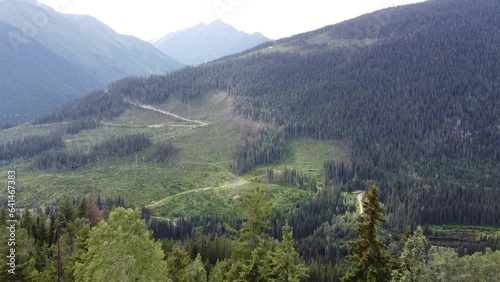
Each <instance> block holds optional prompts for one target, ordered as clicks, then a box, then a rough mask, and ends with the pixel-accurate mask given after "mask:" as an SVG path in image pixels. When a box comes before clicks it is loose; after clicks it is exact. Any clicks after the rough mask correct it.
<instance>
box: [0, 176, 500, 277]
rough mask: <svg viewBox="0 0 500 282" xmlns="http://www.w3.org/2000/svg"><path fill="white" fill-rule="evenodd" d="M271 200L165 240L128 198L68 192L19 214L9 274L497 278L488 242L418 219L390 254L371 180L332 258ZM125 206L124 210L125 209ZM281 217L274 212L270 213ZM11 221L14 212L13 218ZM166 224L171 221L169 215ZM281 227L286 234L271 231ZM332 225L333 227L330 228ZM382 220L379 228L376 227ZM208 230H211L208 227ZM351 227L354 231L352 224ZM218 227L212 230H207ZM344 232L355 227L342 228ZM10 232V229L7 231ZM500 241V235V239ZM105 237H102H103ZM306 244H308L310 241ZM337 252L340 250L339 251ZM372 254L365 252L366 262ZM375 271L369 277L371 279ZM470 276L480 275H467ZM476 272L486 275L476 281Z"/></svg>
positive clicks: (496, 256)
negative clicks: (435, 237) (440, 239)
mask: <svg viewBox="0 0 500 282" xmlns="http://www.w3.org/2000/svg"><path fill="white" fill-rule="evenodd" d="M271 206H272V203H271V202H269V200H268V199H267V196H266V193H264V192H262V191H261V190H260V189H259V188H257V189H256V190H255V192H254V193H252V194H251V195H249V196H248V197H245V198H244V199H242V201H241V203H240V205H239V207H238V208H239V211H240V219H233V220H231V219H228V220H227V221H225V222H224V223H223V224H221V223H218V224H216V225H206V226H198V227H193V225H192V223H188V222H182V220H181V221H177V222H176V223H175V224H172V222H170V226H169V227H168V228H166V229H177V230H181V232H180V233H183V232H184V233H185V234H186V236H185V238H184V239H183V240H176V239H174V238H173V237H170V238H163V239H159V238H158V235H159V234H160V233H162V232H163V233H164V232H165V231H164V230H163V231H162V230H160V229H162V228H161V227H160V225H159V224H158V223H157V222H156V223H155V219H154V218H152V217H150V216H148V212H147V211H146V210H144V209H142V210H141V209H131V208H129V207H128V208H127V207H126V202H125V201H124V199H123V198H121V197H119V198H116V199H104V200H102V199H101V198H100V197H98V198H97V199H95V198H92V197H86V198H79V199H69V198H67V197H65V198H63V199H61V200H60V201H59V202H58V203H55V204H54V205H50V206H48V207H47V208H45V210H42V209H39V210H33V211H31V210H28V209H26V210H24V211H21V212H20V213H19V214H17V218H16V220H18V222H19V225H18V229H16V240H15V243H16V244H15V248H16V265H15V273H14V275H13V274H9V273H8V271H7V270H8V269H9V264H8V259H9V258H8V257H7V256H8V254H9V252H10V251H9V248H8V246H7V245H6V244H2V245H1V246H0V253H2V254H3V255H2V256H1V257H0V262H1V264H0V265H1V266H0V269H1V271H0V278H1V280H2V281H37V282H42V281H54V280H55V278H56V277H57V279H58V281H103V279H106V280H110V281H128V280H134V281H193V282H195V281H196V282H200V281H214V282H221V281H344V282H346V281H395V282H396V281H497V280H498V279H499V278H500V276H499V273H498V271H497V266H498V264H499V263H500V250H498V251H493V250H492V249H490V248H486V249H484V250H483V251H482V252H477V253H475V254H473V255H472V256H459V255H458V254H457V253H456V252H454V251H452V250H451V249H449V248H442V249H440V248H437V249H436V248H435V247H433V248H431V244H430V242H429V239H428V238H427V237H426V235H425V234H424V233H425V232H424V230H423V229H422V228H421V227H420V226H418V227H416V228H415V230H414V231H413V232H411V233H410V232H407V233H406V235H405V237H404V238H401V240H400V242H399V245H400V246H399V247H398V248H397V251H396V252H394V253H392V251H391V250H390V246H387V245H386V243H385V241H386V240H385V238H384V237H385V236H386V235H383V234H382V233H381V232H380V231H381V229H379V228H383V223H384V222H385V220H386V218H385V215H384V213H383V207H382V205H381V203H380V202H379V190H378V187H377V186H375V185H372V187H371V188H370V190H369V192H368V195H367V197H366V200H365V201H364V206H365V210H366V212H365V213H363V214H361V215H359V216H357V215H355V214H351V215H350V217H351V219H348V220H347V221H349V220H353V221H354V222H357V224H355V225H356V226H357V227H355V228H354V229H351V228H353V226H355V225H353V224H350V223H348V224H345V223H346V222H345V221H344V226H343V227H342V225H341V222H342V221H343V220H340V221H338V222H337V223H336V227H334V228H335V229H336V232H334V233H333V234H336V235H338V236H339V237H337V238H335V239H332V238H330V239H329V237H324V239H326V240H327V241H329V240H332V241H338V240H339V239H343V240H347V239H348V238H350V240H349V241H348V242H347V244H348V245H349V247H350V251H347V250H346V249H345V247H341V248H340V249H339V246H338V245H337V246H336V247H334V248H332V249H330V248H329V249H328V250H327V251H326V253H325V254H324V255H327V254H328V253H330V255H333V256H334V257H335V258H337V259H338V258H339V257H341V256H343V255H347V254H348V256H347V260H344V261H343V262H342V263H335V259H331V258H328V259H327V261H329V262H328V263H325V262H322V261H321V260H305V259H304V257H308V255H305V254H302V255H301V254H300V248H301V246H307V243H304V242H298V241H296V240H295V239H294V237H295V236H294V234H295V230H296V229H295V228H292V227H290V225H289V223H288V221H286V222H281V223H279V224H278V225H277V224H276V223H277V221H276V218H275V217H274V216H272V212H271ZM124 207H125V208H124ZM8 214H9V211H8V210H7V209H5V208H3V209H2V210H1V212H0V226H3V228H0V230H1V231H0V234H1V235H6V234H7V232H8V230H7V228H5V227H6V226H8V223H7V222H8V221H7V219H8ZM273 218H274V219H273ZM10 219H12V218H10ZM165 223H167V222H165ZM277 226H279V232H274V231H272V230H274V229H276V227H277ZM332 227H333V226H332ZM377 227H378V228H377ZM205 228H207V229H205ZM346 228H347V229H346ZM210 229H211V230H210ZM344 231H347V232H348V233H346V234H342V232H344ZM2 237H4V236H2ZM495 240H496V242H497V244H498V242H499V238H496V239H495ZM104 242H105V244H104ZM306 249H309V248H306ZM338 251H340V252H341V253H342V254H339V253H337V254H335V253H336V252H338ZM365 257H367V259H362V258H365ZM370 277H371V278H370ZM470 279H473V280H470ZM474 279H479V280H474Z"/></svg>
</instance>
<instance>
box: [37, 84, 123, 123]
mask: <svg viewBox="0 0 500 282" xmlns="http://www.w3.org/2000/svg"><path fill="white" fill-rule="evenodd" d="M128 107H130V106H129V105H128V104H127V103H126V102H125V101H124V100H123V97H122V96H119V95H115V94H114V93H111V92H106V91H102V90H96V91H94V92H91V93H90V94H88V95H86V96H84V97H82V98H78V99H77V100H75V101H73V102H70V103H68V104H65V105H63V106H61V107H59V108H58V109H56V110H54V111H52V112H50V113H48V114H44V115H41V116H40V117H38V118H36V119H35V120H34V122H33V123H34V124H46V123H57V122H64V121H78V120H81V119H94V120H102V119H111V118H113V117H117V116H119V115H121V114H122V113H123V112H125V110H126V109H128Z"/></svg>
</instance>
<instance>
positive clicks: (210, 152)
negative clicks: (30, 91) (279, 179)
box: [13, 0, 500, 232]
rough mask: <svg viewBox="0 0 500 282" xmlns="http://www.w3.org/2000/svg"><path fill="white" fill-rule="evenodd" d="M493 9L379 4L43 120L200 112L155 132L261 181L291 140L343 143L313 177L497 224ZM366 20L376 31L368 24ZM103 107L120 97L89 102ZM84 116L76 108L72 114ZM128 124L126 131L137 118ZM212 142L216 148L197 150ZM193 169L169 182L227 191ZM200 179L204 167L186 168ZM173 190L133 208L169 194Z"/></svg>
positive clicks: (490, 3)
mask: <svg viewBox="0 0 500 282" xmlns="http://www.w3.org/2000/svg"><path fill="white" fill-rule="evenodd" d="M498 11H500V3H498V2H497V1H494V0H485V1H480V2H479V1H474V0H453V1H452V0H435V1H428V2H425V3H421V4H415V5H409V6H403V7H397V8H391V9H386V10H382V11H379V12H376V13H373V14H369V15H365V16H362V17H359V18H357V19H353V20H350V21H346V22H344V23H341V24H338V25H334V26H328V27H325V28H323V29H320V30H316V31H313V32H309V33H305V34H301V35H297V36H294V37H291V38H287V39H282V40H279V41H277V42H275V43H269V44H267V45H262V46H259V47H256V48H254V49H251V50H248V51H245V52H244V53H240V54H236V55H232V56H229V57H225V58H222V59H220V60H217V61H214V62H211V63H208V64H203V65H201V66H198V67H188V68H184V69H182V70H180V71H176V72H172V73H169V74H167V75H163V76H152V77H149V78H127V79H123V80H120V81H117V82H115V83H113V84H111V85H110V87H109V88H108V89H107V92H104V91H101V92H97V93H93V94H92V95H91V96H87V97H86V98H84V99H80V100H78V101H77V102H75V103H72V104H70V105H68V106H66V107H62V108H61V109H59V110H58V111H55V112H53V113H52V114H48V115H46V116H44V117H43V118H41V119H39V120H38V122H39V123H59V122H72V121H75V120H76V121H78V120H79V119H81V118H83V117H85V118H89V119H93V120H99V121H104V122H108V121H109V120H111V121H115V122H116V124H120V125H123V124H125V122H124V121H128V122H130V120H132V121H136V120H139V117H141V118H143V117H144V116H145V114H144V113H141V112H138V111H134V110H132V109H131V108H130V106H127V104H126V102H125V101H135V102H139V103H140V104H148V105H153V106H155V107H159V108H164V109H165V110H167V111H170V112H173V113H176V114H178V115H179V116H182V117H184V118H187V119H190V120H198V121H203V120H204V118H207V117H208V119H209V122H207V123H208V125H207V126H203V127H199V128H197V129H196V130H187V129H186V128H184V129H178V128H177V129H172V128H174V126H171V127H167V128H168V129H166V131H162V129H161V128H160V129H158V131H156V132H154V133H152V134H154V136H155V138H157V140H161V141H171V142H173V143H175V144H176V145H177V146H179V147H181V146H184V147H183V148H185V151H184V152H186V154H189V163H190V164H193V163H196V164H200V163H203V164H205V165H207V166H210V165H209V164H213V163H217V167H216V168H214V167H211V169H212V171H213V172H214V171H216V172H217V173H220V172H223V173H227V174H229V175H231V177H232V178H233V179H234V178H236V177H239V176H237V175H238V174H242V175H243V176H244V177H248V179H249V180H254V179H257V181H256V182H258V181H261V180H262V178H263V175H265V176H264V177H267V178H270V179H272V178H273V177H272V173H268V172H267V171H265V170H264V169H265V168H268V167H266V166H270V165H272V164H273V163H278V164H279V163H282V162H286V160H287V159H288V158H290V157H291V156H293V155H296V150H292V151H290V150H287V149H289V148H290V146H289V144H290V143H291V142H295V141H296V140H297V139H299V140H300V139H302V138H308V139H315V140H323V141H328V142H332V144H338V143H340V144H345V146H347V147H349V148H348V149H345V150H343V151H344V152H348V153H344V154H338V155H342V156H344V158H343V159H341V160H339V159H334V158H333V157H330V156H324V159H322V160H320V161H321V163H324V166H323V169H322V170H320V171H318V170H315V171H313V172H309V171H307V173H311V174H313V175H314V176H315V177H318V179H322V182H323V183H322V184H323V185H324V187H331V186H333V187H336V188H338V189H339V190H340V189H341V190H342V191H356V190H363V189H364V188H366V187H367V185H368V184H369V183H370V182H372V181H375V182H376V183H377V184H378V185H379V186H380V188H381V200H382V201H383V202H384V204H385V208H386V210H387V212H388V213H389V214H390V215H391V216H390V219H389V224H390V225H391V226H393V227H395V228H400V229H403V228H404V227H405V226H409V225H411V224H464V225H495V226H498V225H500V221H499V218H500V206H499V205H498V201H500V190H499V188H500V187H499V186H498V184H499V183H500V171H499V170H498V164H499V163H500V99H498V97H499V96H500V90H499V86H500V81H499V78H500V76H499V73H498V72H499V70H498V67H497V66H498V60H499V58H500V50H499V49H498V47H497V46H498V43H499V42H500V25H498V20H499V19H498ZM381 18H382V19H383V20H380V19H381ZM374 23H375V27H377V25H378V28H375V29H371V28H367V27H373V26H374ZM377 23H378V24H377ZM371 30H376V31H377V32H372V31H371ZM214 93H219V94H218V95H220V96H217V95H215V96H216V97H224V99H225V100H223V101H224V103H222V104H223V105H224V107H222V108H223V109H224V110H221V108H211V105H212V102H207V101H212V100H210V99H209V98H213V96H214ZM214 99H215V100H217V101H221V100H222V99H221V98H214ZM95 101H102V102H103V103H96V102H95ZM104 102H106V103H107V104H109V105H114V106H113V107H101V108H99V107H98V106H97V107H96V106H95V105H96V104H104ZM226 103H227V104H228V105H230V106H227V105H226ZM78 111H79V112H80V113H82V114H80V115H78V116H75V113H76V112H78ZM179 111H183V114H179ZM187 113H189V115H188V114H187ZM222 113H224V114H222ZM150 118H151V119H152V117H150ZM119 122H120V123H119ZM155 124H158V123H155ZM133 125H134V126H135V125H137V124H133ZM215 125H217V127H216V126H215ZM245 126H246V127H245ZM130 128H133V129H130ZM130 128H128V127H127V128H125V127H122V128H121V129H120V130H124V131H127V130H137V128H138V127H132V126H130ZM242 128H243V129H242ZM13 130H14V129H13ZM94 130H98V132H99V133H100V134H104V133H106V134H112V133H115V132H116V130H110V129H109V128H99V129H91V130H90V132H97V131H94ZM178 130H181V131H178ZM221 132H223V133H221ZM87 134H91V133H87ZM235 135H236V136H235ZM209 138H210V139H209ZM208 139H209V140H208ZM225 140H227V141H225ZM334 141H335V142H334ZM225 142H227V144H226V143H225ZM212 145H213V146H219V147H218V149H217V150H215V149H213V148H210V147H209V148H207V149H206V151H205V152H203V153H202V152H200V150H203V149H202V148H205V146H212ZM332 146H334V145H332ZM194 152H196V153H194ZM146 154H147V152H142V153H139V154H137V155H136V156H137V157H136V160H137V158H139V159H140V158H144V156H145V155H146ZM185 158H187V157H186V156H185ZM49 161H50V160H49ZM183 161H186V159H182V158H181V159H178V160H177V163H174V164H172V167H170V168H165V169H166V170H168V171H169V172H173V171H174V169H175V172H176V173H179V174H178V176H177V177H181V176H180V175H186V176H187V175H190V174H189V173H185V174H184V172H185V171H184V170H183V169H184V167H183V166H178V165H180V164H181V163H182V164H183V165H186V164H185V163H183ZM114 164H115V165H116V166H119V164H116V163H114ZM136 166H137V165H136ZM293 166H294V167H295V166H296V164H293ZM148 167H150V166H149V165H147V164H143V166H142V167H141V169H146V168H148ZM179 167H181V169H179ZM256 167H257V168H256ZM263 167H264V169H262V168H263ZM89 169H90V170H93V169H94V170H95V169H96V166H95V165H93V166H90V168H89ZM261 169H262V170H261ZM102 170H103V169H102V168H100V171H102ZM263 170H264V171H263ZM179 171H180V172H179ZM183 171H184V172H183ZM201 171H207V169H204V170H201ZM86 172H87V170H85V169H82V170H81V171H79V172H77V173H82V174H83V173H86ZM198 172H199V171H198V170H197V173H198ZM38 173H39V172H38ZM191 176H192V175H190V177H188V178H189V179H190V180H186V179H184V181H186V182H185V183H183V182H182V181H180V182H178V183H177V184H178V185H179V187H177V188H176V189H178V191H177V192H183V191H180V190H183V188H184V189H186V190H191V189H200V188H205V187H219V186H221V185H219V184H221V183H216V184H214V185H210V184H209V185H207V183H206V182H204V183H203V184H204V185H203V186H197V187H193V185H192V182H191V181H192V180H191V179H192V178H191ZM67 177H70V176H69V174H68V175H67ZM71 177H73V175H71ZM116 177H117V178H118V176H116ZM231 177H230V179H228V180H229V181H230V180H231ZM207 178H210V173H205V172H204V173H203V174H202V175H198V174H197V175H196V176H194V177H193V179H203V180H206V179H207ZM248 179H247V180H248ZM51 180H52V179H51ZM215 182H217V181H215ZM223 184H224V183H222V186H224V185H223ZM141 185H142V184H141ZM186 187H187V188H186ZM38 189H43V188H40V187H39V188H38ZM170 189H174V188H173V187H169V188H168V189H165V191H162V192H158V196H159V197H158V198H156V199H151V198H148V199H141V201H143V202H141V203H144V202H145V201H146V200H159V199H161V198H165V197H167V196H170V195H172V194H173V193H172V191H171V190H170ZM174 190H175V189H174ZM129 191H132V189H131V190H129ZM155 191H156V190H155ZM75 193H78V191H76V192H75ZM161 196H163V197H161ZM150 197H154V195H150ZM228 201H229V200H228ZM166 209H167V208H166ZM330 218H331V217H330ZM322 222H323V221H320V222H316V223H318V226H319V225H320V224H321V223H322ZM316 223H315V224H316ZM308 232H311V230H309V231H308Z"/></svg>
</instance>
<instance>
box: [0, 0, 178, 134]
mask: <svg viewBox="0 0 500 282" xmlns="http://www.w3.org/2000/svg"><path fill="white" fill-rule="evenodd" d="M0 39H1V40H0V58H1V59H0V62H1V64H0V82H1V85H2V89H1V91H0V99H1V100H2V103H1V104H0V117H1V119H0V126H2V125H5V124H9V123H12V124H17V123H19V122H22V121H27V120H31V119H33V118H35V117H36V116H37V115H38V114H41V113H43V112H46V111H48V110H50V109H53V108H54V107H56V106H58V105H61V104H63V103H65V102H67V101H70V100H73V99H75V98H77V97H80V96H83V95H84V94H86V93H88V92H89V91H91V90H93V89H95V88H102V87H104V86H105V85H106V84H107V83H109V82H111V81H114V80H117V79H120V78H123V77H126V76H131V75H149V74H157V73H164V72H167V71H171V70H173V69H177V68H179V67H181V66H182V64H180V63H178V62H177V61H175V60H174V59H172V58H170V57H168V56H167V55H165V54H163V53H161V52H160V51H158V50H157V49H156V48H154V47H153V46H152V45H151V44H149V43H146V42H144V41H142V40H139V39H137V38H135V37H132V36H125V35H120V34H118V33H116V32H115V31H113V30H112V29H111V28H109V27H108V26H106V25H104V24H103V23H101V22H99V21H98V20H96V19H94V18H92V17H89V16H77V15H65V14H61V13H57V12H55V11H53V10H52V9H50V8H49V7H46V6H44V5H41V4H38V3H37V2H36V1H17V0H6V1H1V2H0Z"/></svg>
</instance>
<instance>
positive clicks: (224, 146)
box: [0, 93, 347, 217]
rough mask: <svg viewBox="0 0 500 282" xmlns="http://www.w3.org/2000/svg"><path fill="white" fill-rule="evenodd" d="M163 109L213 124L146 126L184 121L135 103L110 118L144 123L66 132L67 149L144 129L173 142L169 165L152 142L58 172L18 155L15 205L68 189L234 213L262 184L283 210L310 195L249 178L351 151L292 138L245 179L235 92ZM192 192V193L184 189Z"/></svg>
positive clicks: (177, 211)
mask: <svg viewBox="0 0 500 282" xmlns="http://www.w3.org/2000/svg"><path fill="white" fill-rule="evenodd" d="M158 108H161V109H164V110H166V111H169V112H172V113H175V114H178V115H180V116H182V117H185V118H188V119H192V120H200V121H203V122H206V123H208V124H209V125H207V126H203V127H197V128H184V127H174V128H169V127H165V128H148V127H146V126H147V125H150V124H158V123H163V122H164V121H167V122H168V120H170V121H171V122H179V121H174V120H173V118H171V117H168V116H164V115H163V116H162V115H161V114H159V113H156V112H147V111H144V110H142V109H139V108H137V109H132V110H130V111H128V112H126V113H125V114H124V115H122V116H120V117H119V118H117V119H115V120H113V121H111V122H113V123H125V124H135V125H137V124H141V125H144V127H138V128H133V127H113V126H101V127H99V128H96V129H93V130H88V131H83V132H80V133H78V134H76V135H72V136H65V144H66V147H65V149H64V150H85V149H88V148H90V147H91V146H92V145H94V144H97V143H100V142H102V141H104V140H107V139H109V138H111V137H114V136H122V135H127V134H136V133H145V134H148V135H149V136H151V138H152V139H153V141H154V142H155V143H161V142H171V143H173V144H174V145H175V146H176V147H178V148H179V149H180V151H179V154H178V155H177V156H176V157H175V158H174V159H173V160H172V161H171V162H169V163H158V164H157V163H152V162H150V161H149V160H148V157H149V155H150V153H151V151H152V148H149V149H146V150H144V151H141V152H139V153H137V154H135V155H132V156H129V157H126V158H120V159H105V160H99V161H98V162H96V163H93V164H91V165H88V166H86V167H82V168H80V169H78V170H75V171H71V172H56V173H51V172H41V171H32V170H29V169H28V167H29V164H30V160H25V161H22V162H20V163H19V162H18V161H17V162H18V163H16V164H15V165H14V164H12V165H11V166H10V167H14V166H15V167H17V168H18V174H19V178H18V189H17V192H18V193H17V197H18V198H17V200H18V204H19V205H20V206H39V205H45V204H49V203H52V202H53V201H55V200H57V199H59V198H61V197H62V196H65V195H67V196H70V197H77V196H82V195H88V194H92V195H97V194H100V195H101V196H102V197H116V196H119V195H121V196H124V198H125V201H126V202H128V203H129V204H134V205H151V204H152V203H155V202H159V201H160V200H162V199H166V200H165V201H161V202H160V204H158V205H154V206H153V207H154V212H155V213H157V214H158V215H162V216H169V217H177V216H181V215H184V216H186V215H197V214H202V213H206V212H216V213H228V214H234V213H235V211H236V209H235V207H236V204H237V203H238V201H235V200H233V197H234V196H235V195H236V194H239V195H241V196H244V195H246V194H249V193H251V192H253V191H254V190H255V188H256V187H257V185H260V186H261V187H262V188H263V189H264V191H266V192H267V193H268V194H269V196H270V198H271V199H272V201H273V205H274V208H276V209H283V208H287V207H291V206H293V205H294V204H295V203H296V202H298V201H300V200H301V199H304V198H306V197H308V196H310V195H311V194H312V193H311V192H307V191H300V190H296V189H293V188H288V187H281V186H277V185H268V184H257V183H251V182H250V181H249V180H251V179H253V178H255V176H256V175H260V174H263V173H264V172H265V169H266V168H268V167H273V168H276V169H279V168H281V167H283V166H287V167H294V168H297V169H300V170H302V171H305V172H308V173H312V174H315V175H316V174H317V175H319V174H321V171H322V166H323V162H324V161H325V160H328V159H335V160H337V159H339V160H340V159H343V158H345V156H346V155H347V153H346V152H347V150H346V147H345V146H343V145H342V144H340V143H337V142H325V141H314V140H307V139H299V140H291V141H290V142H289V144H288V145H287V146H288V147H287V157H286V159H285V160H284V161H282V162H280V163H278V164H274V165H269V166H261V167H258V168H256V169H254V170H253V171H252V172H250V173H249V174H247V175H244V176H243V177H242V178H243V180H242V178H241V177H240V176H237V175H234V174H232V173H231V172H230V169H229V163H230V157H231V154H232V152H234V150H235V148H236V146H237V144H238V142H240V137H241V134H242V132H243V131H244V130H245V128H247V127H248V126H251V125H252V122H250V121H247V120H244V119H242V118H240V117H237V116H235V115H234V114H233V113H232V100H231V97H229V96H228V95H226V94H224V93H212V94H210V95H206V96H205V97H204V98H203V99H202V100H199V101H195V102H193V103H190V104H185V103H181V102H180V101H177V100H170V101H168V102H167V103H166V104H164V105H162V106H158ZM159 115H160V116H159ZM52 129H53V128H51V126H49V127H40V128H33V127H28V126H27V125H23V126H20V127H18V128H14V129H10V132H16V133H17V134H18V135H23V134H25V135H31V134H40V132H44V133H48V132H49V131H50V130H52ZM8 135H9V130H6V131H2V132H1V133H0V138H7V136H8ZM0 140H1V139H0ZM1 175H7V166H3V167H0V176H1ZM240 180H241V181H242V182H239V184H238V185H231V184H232V183H235V182H236V181H240ZM212 187H215V188H212ZM204 188H209V189H204ZM192 190H195V191H194V192H190V193H185V192H186V191H192ZM4 193H5V191H0V196H2V197H3V196H5V194H4ZM182 193H184V194H182Z"/></svg>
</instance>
